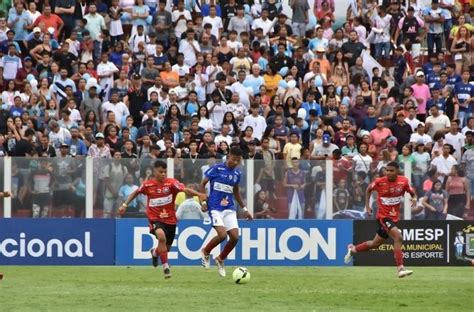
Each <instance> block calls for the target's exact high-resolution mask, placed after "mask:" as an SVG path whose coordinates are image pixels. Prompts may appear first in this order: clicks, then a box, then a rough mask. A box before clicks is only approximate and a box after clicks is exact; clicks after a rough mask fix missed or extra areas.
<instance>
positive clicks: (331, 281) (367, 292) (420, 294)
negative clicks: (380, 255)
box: [0, 266, 474, 312]
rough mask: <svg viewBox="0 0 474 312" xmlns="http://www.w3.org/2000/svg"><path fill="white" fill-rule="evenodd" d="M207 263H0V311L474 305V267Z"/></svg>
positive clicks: (472, 308)
mask: <svg viewBox="0 0 474 312" xmlns="http://www.w3.org/2000/svg"><path fill="white" fill-rule="evenodd" d="M232 269H233V268H231V267H227V278H225V279H224V278H220V277H219V276H218V275H217V270H216V269H215V267H212V268H211V270H209V271H205V270H204V269H203V268H201V267H172V273H173V277H172V278H171V279H169V280H164V279H163V274H162V271H161V270H160V267H159V268H156V269H155V268H152V267H84V266H71V267H31V266H30V267H25V266H23V267H20V266H5V267H1V268H0V270H1V271H2V272H3V273H4V275H5V276H4V279H3V281H0V311H2V312H6V311H88V312H93V311H160V312H167V311H192V312H194V311H219V312H225V311H272V312H274V311H424V312H425V311H426V312H427V311H474V268H472V267H457V268H450V267H443V268H441V267H414V268H412V269H413V270H414V271H415V273H414V274H413V275H412V276H410V277H407V278H404V279H401V280H399V279H398V278H397V277H396V272H395V268H394V267H343V268H341V267H333V268H329V267H249V270H250V272H251V274H252V278H251V280H250V283H249V284H246V285H236V284H234V283H233V281H232V278H231V275H232Z"/></svg>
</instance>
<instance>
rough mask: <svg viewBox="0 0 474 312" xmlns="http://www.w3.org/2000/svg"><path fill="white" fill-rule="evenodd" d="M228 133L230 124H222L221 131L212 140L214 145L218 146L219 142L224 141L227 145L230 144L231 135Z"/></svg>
mask: <svg viewBox="0 0 474 312" xmlns="http://www.w3.org/2000/svg"><path fill="white" fill-rule="evenodd" d="M229 133H230V126H229V125H228V124H223V125H222V128H221V133H220V134H218V135H216V137H215V138H214V142H215V143H216V146H220V144H221V142H226V143H227V145H229V146H230V145H231V144H232V137H231V136H230V135H229Z"/></svg>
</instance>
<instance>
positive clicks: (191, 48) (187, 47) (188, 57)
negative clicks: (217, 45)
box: [178, 29, 201, 67]
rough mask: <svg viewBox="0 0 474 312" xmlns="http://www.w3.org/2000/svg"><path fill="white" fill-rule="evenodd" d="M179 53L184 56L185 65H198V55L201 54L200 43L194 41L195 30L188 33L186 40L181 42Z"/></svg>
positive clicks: (189, 30)
mask: <svg viewBox="0 0 474 312" xmlns="http://www.w3.org/2000/svg"><path fill="white" fill-rule="evenodd" d="M178 52H179V53H183V55H184V63H185V64H186V65H188V66H190V67H193V66H194V65H196V54H197V53H199V52H201V48H200V47H199V42H197V41H196V40H195V39H194V30H192V29H188V30H187V31H186V39H182V40H181V41H180V42H179V51H178Z"/></svg>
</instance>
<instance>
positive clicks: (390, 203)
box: [380, 196, 403, 206]
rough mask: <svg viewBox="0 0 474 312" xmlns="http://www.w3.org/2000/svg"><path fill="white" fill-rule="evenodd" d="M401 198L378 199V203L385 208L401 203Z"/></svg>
mask: <svg viewBox="0 0 474 312" xmlns="http://www.w3.org/2000/svg"><path fill="white" fill-rule="evenodd" d="M402 199H403V196H397V197H380V202H381V203H382V205H385V206H394V205H398V204H400V203H401V202H402Z"/></svg>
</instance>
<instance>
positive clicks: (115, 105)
mask: <svg viewBox="0 0 474 312" xmlns="http://www.w3.org/2000/svg"><path fill="white" fill-rule="evenodd" d="M109 111H112V112H114V114H115V120H118V121H120V120H122V119H123V118H124V117H126V116H128V115H130V111H129V110H128V107H127V105H125V104H124V103H123V102H119V95H118V93H117V92H116V91H114V92H112V95H111V97H110V101H108V102H105V103H104V104H102V118H103V120H107V112H109Z"/></svg>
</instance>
